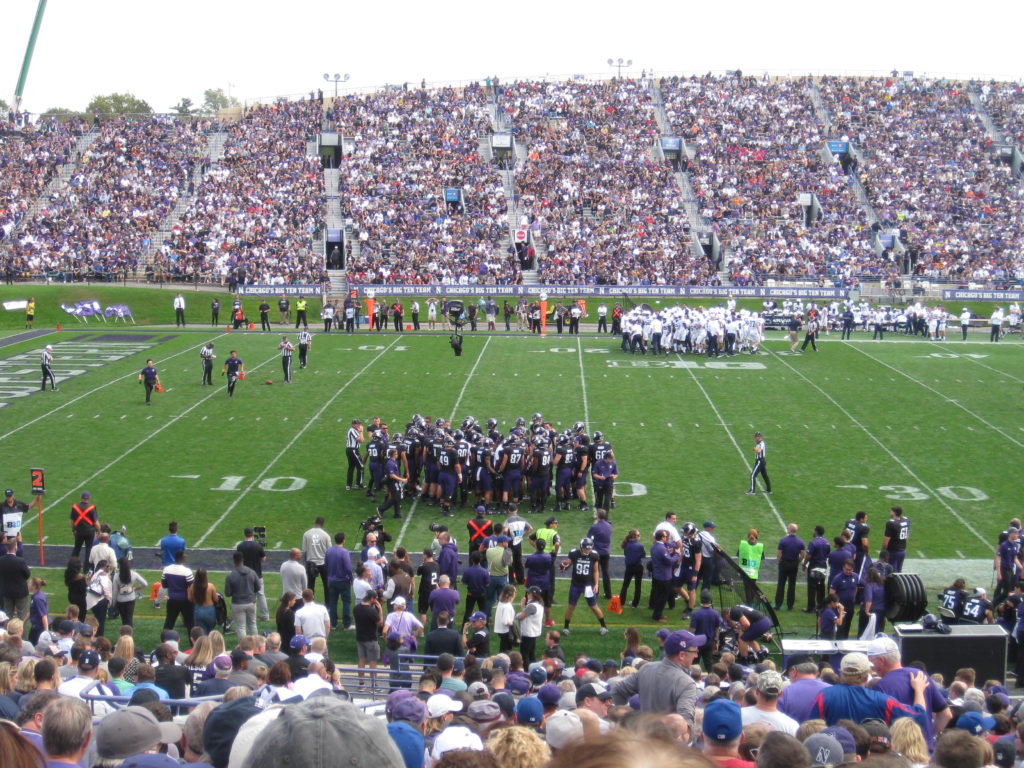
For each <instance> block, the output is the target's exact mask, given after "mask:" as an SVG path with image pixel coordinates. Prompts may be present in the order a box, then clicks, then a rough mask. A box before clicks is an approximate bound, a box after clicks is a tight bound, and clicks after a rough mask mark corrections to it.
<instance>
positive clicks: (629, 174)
mask: <svg viewBox="0 0 1024 768" xmlns="http://www.w3.org/2000/svg"><path fill="white" fill-rule="evenodd" d="M502 108H503V109H504V110H505V113H506V115H507V117H508V119H509V121H510V123H511V125H512V126H513V130H514V132H515V133H516V136H517V141H519V142H521V143H525V144H526V148H527V160H526V165H525V168H523V169H521V170H517V172H516V191H517V195H518V198H519V202H520V203H521V204H522V206H523V210H524V215H525V219H526V221H525V222H524V223H528V224H529V225H530V226H532V227H533V228H534V229H535V230H536V231H537V232H538V233H539V234H540V235H541V237H542V238H543V242H544V245H545V249H542V251H541V253H539V254H538V265H537V272H538V279H539V280H540V281H541V282H543V283H558V284H580V285H583V284H601V285H627V284H647V285H672V284H683V285H703V284H709V283H713V282H714V280H715V276H714V271H713V269H712V268H711V267H710V265H709V263H708V262H707V260H706V259H703V258H700V259H694V257H693V256H692V254H691V251H690V235H689V222H688V220H687V217H686V212H685V210H684V208H683V205H682V197H681V192H680V190H679V187H678V185H677V183H676V180H675V178H674V176H673V173H672V170H671V168H670V167H669V166H668V165H667V164H666V163H664V162H663V161H660V160H657V159H655V156H654V147H655V145H656V144H657V141H658V136H659V132H658V126H657V122H656V119H655V114H654V107H653V104H652V99H651V90H650V84H649V83H648V82H647V81H646V80H617V81H612V82H608V83H589V82H562V83H557V82H550V83H542V82H530V81H525V82H515V83H511V84H508V85H506V87H505V92H504V94H503V98H502Z"/></svg>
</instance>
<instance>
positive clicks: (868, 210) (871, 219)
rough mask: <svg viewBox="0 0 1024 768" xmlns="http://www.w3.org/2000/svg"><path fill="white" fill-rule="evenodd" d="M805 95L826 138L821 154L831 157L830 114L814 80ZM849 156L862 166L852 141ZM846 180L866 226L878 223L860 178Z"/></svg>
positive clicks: (876, 215) (859, 153)
mask: <svg viewBox="0 0 1024 768" xmlns="http://www.w3.org/2000/svg"><path fill="white" fill-rule="evenodd" d="M807 94H808V95H809V96H810V97H811V106H813V107H814V114H815V116H816V117H817V118H818V123H819V124H820V125H821V129H822V132H823V133H824V135H825V137H826V141H825V142H823V143H822V148H823V153H822V154H823V156H826V157H827V156H829V155H831V150H830V149H829V148H828V142H827V138H828V137H829V136H831V135H832V127H833V122H832V113H831V112H830V111H829V108H828V106H827V105H826V104H825V100H824V99H822V98H821V89H820V88H819V87H818V83H817V82H815V81H814V80H811V81H810V82H809V83H808V84H807ZM850 154H852V155H853V156H854V158H855V159H856V160H857V165H858V166H863V165H864V157H863V155H862V154H861V151H860V150H859V149H858V148H857V147H856V145H855V144H854V143H853V142H852V141H851V142H850ZM848 178H849V179H850V188H851V189H852V190H853V195H854V197H856V198H857V202H858V203H859V204H860V207H861V210H863V211H864V213H865V215H866V216H867V217H868V224H877V223H878V222H879V218H878V212H877V211H875V206H873V205H872V204H871V201H870V200H869V199H868V193H867V191H866V190H865V189H864V185H863V184H861V183H860V178H858V176H857V174H856V173H851V174H850V175H849V177H848Z"/></svg>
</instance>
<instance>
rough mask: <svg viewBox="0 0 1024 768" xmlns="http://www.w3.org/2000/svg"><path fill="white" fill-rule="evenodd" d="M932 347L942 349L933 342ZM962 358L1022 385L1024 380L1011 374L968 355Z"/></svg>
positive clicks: (958, 380) (958, 381)
mask: <svg viewBox="0 0 1024 768" xmlns="http://www.w3.org/2000/svg"><path fill="white" fill-rule="evenodd" d="M932 345H933V346H936V347H939V348H940V349H941V348H942V346H941V345H940V344H936V343H935V342H934V341H933V342H932ZM962 357H963V358H964V359H965V360H969V361H970V362H972V363H974V364H975V365H980V366H981V367H982V368H987V369H988V370H990V371H992V372H993V373H998V374H999V375H1000V376H1005V377H1006V378H1008V379H1012V380H1013V381H1016V382H1017V383H1018V384H1024V379H1019V378H1017V377H1016V376H1014V375H1013V374H1010V373H1007V372H1006V371H1001V370H999V369H998V368H993V367H992V366H991V365H985V363H983V362H981V361H980V360H976V359H974V358H973V357H970V356H969V355H962ZM956 381H957V383H958V384H960V383H962V382H961V381H960V379H957V380H956Z"/></svg>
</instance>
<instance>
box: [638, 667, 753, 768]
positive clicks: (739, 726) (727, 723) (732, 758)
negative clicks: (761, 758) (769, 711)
mask: <svg viewBox="0 0 1024 768" xmlns="http://www.w3.org/2000/svg"><path fill="white" fill-rule="evenodd" d="M645 666H647V665H645ZM702 729H703V732H704V754H705V755H706V756H707V757H708V758H709V759H710V760H712V761H713V762H715V763H718V764H720V765H723V766H728V768H745V767H746V766H751V765H753V763H749V762H746V761H745V760H743V759H742V758H741V757H740V753H739V745H740V736H742V735H743V719H742V715H741V713H740V705H739V704H737V703H736V702H735V701H731V700H729V699H715V700H714V701H712V702H710V703H709V704H708V705H707V706H706V707H704V722H703V725H702Z"/></svg>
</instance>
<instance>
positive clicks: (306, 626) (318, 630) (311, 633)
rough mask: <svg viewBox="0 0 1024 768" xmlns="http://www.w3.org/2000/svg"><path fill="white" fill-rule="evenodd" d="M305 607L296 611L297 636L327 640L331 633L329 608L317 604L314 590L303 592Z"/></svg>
mask: <svg viewBox="0 0 1024 768" xmlns="http://www.w3.org/2000/svg"><path fill="white" fill-rule="evenodd" d="M302 600H303V603H304V604H303V606H302V607H301V608H299V609H298V610H297V611H295V634H297V635H305V636H306V637H307V638H309V639H310V640H312V639H313V638H317V637H323V638H327V637H328V636H329V635H330V633H331V616H330V614H329V613H328V612H327V608H326V607H325V606H323V605H320V604H319V603H317V602H316V596H315V595H314V594H313V590H311V589H305V590H303V591H302Z"/></svg>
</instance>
